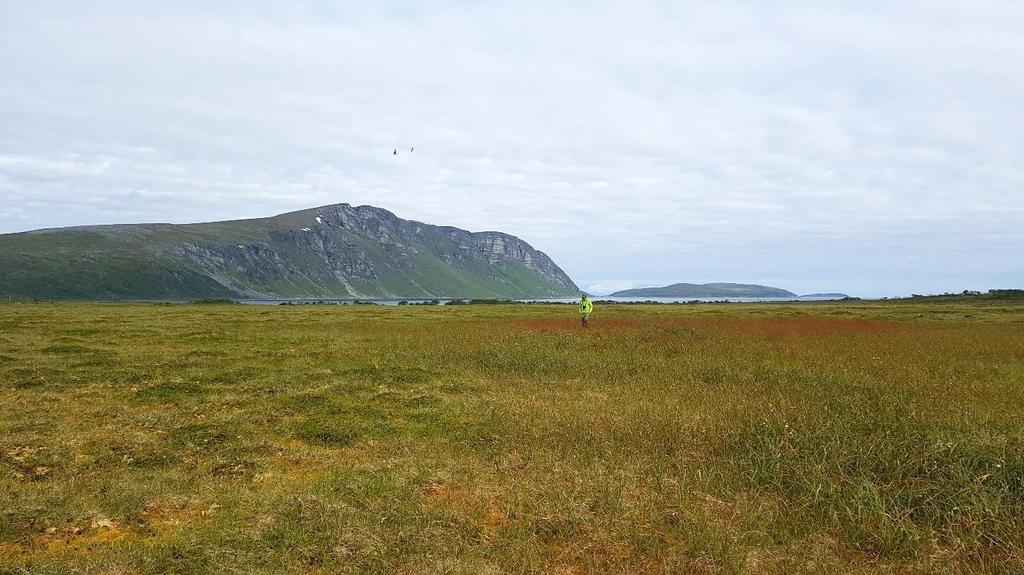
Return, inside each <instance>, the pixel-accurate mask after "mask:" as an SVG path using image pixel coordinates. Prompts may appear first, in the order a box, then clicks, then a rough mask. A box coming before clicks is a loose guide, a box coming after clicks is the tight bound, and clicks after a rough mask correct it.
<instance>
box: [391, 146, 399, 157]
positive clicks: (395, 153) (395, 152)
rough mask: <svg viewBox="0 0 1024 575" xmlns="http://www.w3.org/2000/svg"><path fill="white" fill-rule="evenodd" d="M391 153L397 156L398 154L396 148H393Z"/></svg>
mask: <svg viewBox="0 0 1024 575" xmlns="http://www.w3.org/2000/svg"><path fill="white" fill-rule="evenodd" d="M391 155H392V156H397V155H398V148H395V149H394V151H393V152H391Z"/></svg>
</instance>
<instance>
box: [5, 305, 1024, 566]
mask: <svg viewBox="0 0 1024 575" xmlns="http://www.w3.org/2000/svg"><path fill="white" fill-rule="evenodd" d="M591 326H592V327H591V329H589V330H587V331H583V330H581V329H580V328H579V327H578V325H577V323H576V318H575V313H574V307H573V306H556V305H550V306H539V305H509V304H504V305H474V306H457V307H450V308H449V307H435V306H422V307H421V306H402V307H380V306H273V307H256V306H239V305H217V304H205V305H173V306H172V305H142V304H138V305H127V304H70V303H68V304H25V303H22V304H6V305H0V344H2V348H0V573H55V574H56V573H68V572H82V573H154V574H155V573H168V572H175V573H223V572H245V573H337V572H342V573H344V572H352V573H362V572H379V573H396V572H397V573H505V572H511V573H621V572H630V573H965V572H979V573H1015V572H1024V535H1022V533H1024V418H1022V415H1024V306H1021V305H1019V304H1014V303H1012V302H1003V303H999V302H977V303H942V302H938V303H912V302H903V303H891V302H889V303H871V302H843V303H820V304H819V303H816V304H807V303H801V304H756V305H748V304H739V305H722V304H716V305H603V306H598V308H597V310H596V313H595V314H594V316H593V317H592V321H591Z"/></svg>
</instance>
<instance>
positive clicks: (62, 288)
mask: <svg viewBox="0 0 1024 575" xmlns="http://www.w3.org/2000/svg"><path fill="white" fill-rule="evenodd" d="M577 293H579V292H578V288H577V287H576V285H575V284H574V283H573V281H572V280H571V279H569V276H567V275H566V274H565V272H563V271H562V270H561V268H559V267H558V266H557V265H556V264H555V263H554V262H553V261H551V259H550V258H549V257H548V256H546V255H545V254H544V253H543V252H540V251H537V250H535V249H533V247H531V246H530V245H529V244H528V243H526V242H524V241H523V240H520V239H519V238H516V237H515V236H511V235H508V234H504V233H501V232H475V233H474V232H468V231H466V230H462V229H459V228H453V227H446V226H434V225H429V224H425V223H421V222H416V221H410V220H403V219H401V218H398V217H397V216H395V215H394V214H392V213H391V212H389V211H387V210H384V209H381V208H375V207H372V206H356V207H353V206H350V205H348V204H336V205H330V206H323V207H320V208H313V209H308V210H302V211H297V212H290V213H286V214H281V215H278V216H274V217H269V218H260V219H250V220H233V221H224V222H213V223H201V224H183V225H174V224H128V225H105V226H82V227H73V228H57V229H45V230H37V231H32V232H24V233H17V234H2V235H0V296H17V297H32V298H54V299H60V298H64V299H107V298H112V299H193V298H220V297H223V298H373V297H384V298H413V297H424V298H428V297H429V298H434V297H467V298H468V297H477V298H494V297H497V298H518V297H548V296H564V295H575V294H577Z"/></svg>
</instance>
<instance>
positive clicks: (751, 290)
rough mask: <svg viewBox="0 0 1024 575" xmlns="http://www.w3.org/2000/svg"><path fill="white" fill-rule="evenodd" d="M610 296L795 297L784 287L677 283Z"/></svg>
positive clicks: (629, 290) (616, 293) (630, 290)
mask: <svg viewBox="0 0 1024 575" xmlns="http://www.w3.org/2000/svg"><path fill="white" fill-rule="evenodd" d="M610 295H611V296H612V297H692V298H705V297H777V298H795V297H798V296H797V295H796V294H795V293H793V292H791V291H787V290H784V289H780V288H776V287H770V286H763V285H756V284H733V283H711V284H688V283H678V284H672V285H667V286H662V287H649V288H635V289H627V290H621V291H617V292H615V293H613V294H610Z"/></svg>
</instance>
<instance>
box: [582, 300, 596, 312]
mask: <svg viewBox="0 0 1024 575" xmlns="http://www.w3.org/2000/svg"><path fill="white" fill-rule="evenodd" d="M592 311H594V302H592V301H590V300H589V299H581V300H580V315H583V314H586V313H590V312H592Z"/></svg>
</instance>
